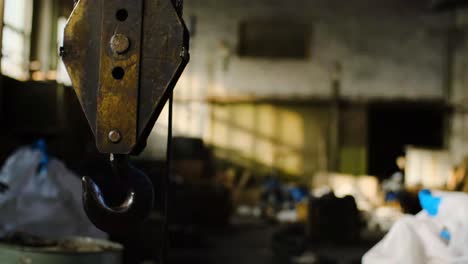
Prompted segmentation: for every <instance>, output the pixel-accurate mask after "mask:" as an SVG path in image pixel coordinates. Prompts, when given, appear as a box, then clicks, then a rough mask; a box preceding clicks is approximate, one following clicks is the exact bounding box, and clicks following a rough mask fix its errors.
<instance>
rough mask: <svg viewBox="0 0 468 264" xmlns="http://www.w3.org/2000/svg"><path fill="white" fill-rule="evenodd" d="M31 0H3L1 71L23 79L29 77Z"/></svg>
mask: <svg viewBox="0 0 468 264" xmlns="http://www.w3.org/2000/svg"><path fill="white" fill-rule="evenodd" d="M32 11H33V0H5V11H4V12H5V13H4V21H3V23H4V25H3V40H2V73H3V74H4V75H7V76H9V77H12V78H15V79H20V80H25V79H27V78H28V77H29V53H30V39H31V24H32Z"/></svg>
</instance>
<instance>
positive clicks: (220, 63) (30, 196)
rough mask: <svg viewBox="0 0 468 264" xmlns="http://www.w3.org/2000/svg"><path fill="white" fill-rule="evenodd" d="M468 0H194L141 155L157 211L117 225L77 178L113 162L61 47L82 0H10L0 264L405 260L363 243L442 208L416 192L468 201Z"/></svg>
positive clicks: (138, 163) (0, 106)
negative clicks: (169, 83) (179, 69)
mask: <svg viewBox="0 0 468 264" xmlns="http://www.w3.org/2000/svg"><path fill="white" fill-rule="evenodd" d="M81 1H89V2H92V1H91V0H81ZM101 1H104V0H100V1H96V2H101ZM106 1H109V0H106ZM122 1H123V0H122ZM145 1H146V0H145ZM149 1H155V2H158V1H162V0H149ZM75 2H76V1H75ZM124 2H125V1H124ZM465 2H467V3H468V1H465V0H459V1H457V0H445V1H444V0H440V1H434V0H411V1H408V0H382V1H372V0H348V1H340V0H326V1H325V0H294V1H279V0H268V1H267V0H257V1H245V0H236V1H230V0H186V1H184V10H183V11H184V12H183V18H184V20H185V23H186V25H187V27H188V29H189V32H190V57H191V59H190V63H189V64H188V65H187V68H186V69H185V71H184V72H183V74H182V76H181V77H180V80H179V82H178V83H177V86H176V88H175V90H174V102H173V118H172V120H169V118H168V112H169V108H168V107H166V108H165V109H164V110H163V111H162V113H161V115H160V117H159V119H158V120H157V123H156V125H155V127H154V129H153V130H152V132H151V135H150V137H149V139H148V142H147V146H146V149H145V150H144V152H143V153H142V154H141V155H139V156H135V157H132V163H133V164H134V165H135V167H137V168H140V169H142V170H143V171H144V172H146V173H147V174H148V175H149V177H150V178H151V180H152V182H153V185H154V187H155V204H154V209H153V212H152V213H151V214H150V216H149V217H148V218H147V219H146V220H145V222H143V223H142V224H141V225H140V226H138V227H137V228H136V231H134V232H132V233H131V234H126V235H125V236H114V235H112V234H110V235H108V234H104V233H102V232H100V231H98V230H97V229H95V228H94V227H93V226H92V225H91V223H90V222H89V220H88V219H87V218H86V216H85V214H84V212H83V210H82V207H81V192H82V190H81V183H80V177H81V176H90V177H92V178H93V179H94V180H95V181H96V182H98V183H99V184H101V185H102V186H104V185H105V184H104V183H105V182H106V181H110V180H109V179H108V178H107V179H106V177H111V175H110V174H111V172H109V171H110V168H109V164H108V162H107V159H108V158H107V155H104V154H101V153H99V151H98V149H97V148H96V142H95V139H94V136H93V133H92V131H91V130H90V128H89V126H88V122H87V120H86V117H85V115H84V114H83V111H82V109H81V106H80V102H79V100H78V99H77V96H76V94H75V91H74V90H73V88H72V82H71V80H70V78H69V75H68V73H67V70H66V69H65V66H64V64H63V62H62V60H61V58H60V55H59V49H60V47H61V46H62V45H63V44H62V41H63V31H64V28H65V25H66V23H67V19H68V17H69V16H70V13H71V12H72V10H73V7H74V1H72V0H0V7H1V9H2V10H0V11H1V12H0V13H1V14H3V17H2V20H3V29H2V30H0V32H2V34H1V38H2V41H1V42H0V43H2V46H1V50H2V57H1V73H2V74H1V84H0V119H1V122H2V127H3V129H2V130H1V131H0V164H1V166H2V167H3V168H2V170H1V172H0V263H40V264H42V263H123V264H127V263H131V264H134V263H158V264H159V263H168V264H173V263H174V264H179V263H180V264H182V263H204V264H221V263H224V264H228V263H245V264H250V263H252V264H254V263H255V264H257V263H258V264H260V263H272V264H275V263H285V264H287V263H362V262H363V263H366V264H368V263H413V262H398V261H397V262H376V261H375V259H378V258H379V257H375V258H374V261H373V260H372V256H374V255H375V254H377V253H379V252H377V253H375V251H373V253H372V252H371V253H372V254H374V255H372V254H371V253H369V252H370V251H371V250H372V249H381V248H378V246H375V245H378V243H379V241H381V239H382V238H384V237H385V235H386V234H387V233H388V232H389V230H393V229H392V228H393V227H394V226H395V225H398V224H396V223H401V220H402V219H411V220H408V221H417V220H416V219H419V218H417V217H414V215H416V214H418V215H419V216H421V214H422V213H424V212H425V210H426V211H427V212H429V213H428V214H429V215H430V216H431V217H432V216H433V213H432V212H431V211H430V210H428V209H427V208H426V203H425V202H423V201H426V200H424V199H423V198H424V197H425V196H424V194H427V193H429V195H431V192H428V191H425V192H424V191H423V192H421V191H422V190H431V191H432V192H433V193H434V192H438V191H441V192H442V193H443V194H440V195H436V196H434V197H436V198H437V199H439V202H440V200H441V199H442V202H441V206H442V205H444V201H445V199H444V197H445V196H444V195H446V194H447V195H448V194H452V193H455V194H457V195H458V194H459V195H460V197H461V198H460V199H461V200H460V201H458V200H457V203H456V204H457V207H456V208H458V209H457V210H458V211H459V212H465V211H464V210H465V209H464V208H465V207H468V204H467V203H468V202H464V201H463V199H462V198H463V193H464V192H468V9H465V4H466V3H465ZM96 5H97V3H96ZM96 45H99V44H96ZM155 52H158V51H155ZM169 126H172V128H173V131H172V135H173V141H172V144H171V146H172V147H171V149H172V151H170V152H168V151H167V144H166V141H167V137H168V127H169ZM167 153H172V154H171V155H170V160H172V162H171V163H167V162H166V161H167V159H168V156H167ZM168 164H170V167H168ZM166 174H168V175H169V181H170V183H169V185H168V186H166V187H167V188H168V190H163V188H164V187H165V185H164V177H165V176H164V175H166ZM28 176H31V177H28ZM103 188H104V192H107V193H112V190H113V189H112V187H108V189H107V190H106V189H105V186H104V187H103ZM165 191H168V193H169V195H168V200H167V208H168V216H167V228H166V227H165V226H166V225H165V222H166V220H164V219H165V218H164V217H163V215H164V213H163V212H162V211H164V210H163V209H162V208H164V206H165V205H164V201H165V199H164V197H163V195H162V194H163V193H165ZM75 194H76V195H75ZM423 196H424V197H423ZM431 197H432V196H431ZM447 197H452V196H447ZM457 197H458V196H457ZM467 201H468V199H467ZM447 204H448V202H447ZM441 208H442V207H441ZM457 210H455V211H457ZM466 210H467V212H466V213H467V215H466V216H467V217H468V209H466ZM436 211H437V210H436ZM421 212H422V213H421ZM438 212H444V210H443V209H440V210H438ZM452 212H453V211H452ZM76 214H78V215H79V217H78V216H76ZM435 215H437V212H436V213H435ZM452 216H453V215H449V216H448V217H449V218H450V217H452ZM457 217H461V218H463V214H462V213H460V214H458V216H457ZM452 218H455V216H453V217H452ZM452 218H450V219H452ZM431 219H432V218H431ZM418 221H419V220H418ZM441 221H442V220H441ZM460 221H461V220H460ZM447 226H448V227H447V230H446V229H445V227H444V228H442V229H441V230H436V233H437V234H438V233H439V231H440V232H441V234H442V233H444V232H445V231H447V232H452V233H451V236H452V237H453V234H454V232H456V233H460V234H461V233H463V232H462V231H456V230H455V229H454V230H452V229H450V228H451V227H450V225H448V224H447ZM55 229H56V230H55ZM166 229H167V230H166ZM442 231H444V232H442ZM464 231H466V232H465V233H464V234H466V238H467V239H466V240H465V241H468V227H466V230H464ZM395 232H396V231H395ZM391 233H392V231H390V234H391ZM444 234H445V233H444ZM84 236H89V237H92V238H93V239H96V240H90V239H88V240H86V239H82V238H80V239H78V238H77V237H84ZM449 237H450V236H449ZM65 239H67V240H66V242H64V241H65ZM424 239H425V238H424ZM424 239H423V240H424ZM430 239H436V240H437V239H439V238H438V237H437V238H427V240H430ZM444 239H445V240H444ZM390 240H391V239H387V240H382V241H383V242H385V241H387V242H388V241H390ZM440 240H441V241H444V243H445V244H443V245H444V246H447V247H449V248H450V247H451V246H452V245H454V243H455V242H454V241H455V240H453V239H452V240H451V239H447V237H446V236H442V238H440ZM70 241H71V242H70ZM110 241H112V242H110ZM407 241H409V242H407V243H421V241H419V242H416V241H414V242H412V240H410V239H408V240H407ZM87 243H89V244H87ZM464 243H466V242H464ZM422 244H424V243H422ZM457 246H459V245H458V244H457ZM51 247H53V248H54V249H53V250H51V249H50V248H51ZM75 247H76V248H75ZM408 247H410V246H408ZM90 248H91V249H90ZM390 248H391V247H390ZM392 250H393V251H395V252H393V251H392ZM398 250H399V249H398V247H395V248H391V250H390V252H387V253H388V255H392V254H394V255H398V254H399V253H396V252H397V251H398ZM51 252H55V253H51ZM57 252H59V253H57ZM80 252H81V253H80ZM90 252H92V253H90ZM366 252H368V253H366ZM365 254H367V256H368V258H367V257H366V258H367V260H366V258H363V256H364V255H365ZM402 254H403V253H402ZM405 254H407V253H405ZM434 254H435V253H434ZM441 254H442V253H441ZM444 254H445V253H444ZM446 254H448V253H446ZM454 254H455V253H454ZM371 255H372V256H371ZM449 255H450V254H449ZM455 255H456V254H455ZM419 257H420V258H423V257H424V256H419ZM425 257H426V261H422V262H417V263H452V262H444V261H442V262H429V261H428V258H429V257H427V256H425ZM432 257H433V256H432ZM444 257H447V256H444ZM450 257H453V258H457V257H466V258H465V261H466V262H463V261H462V262H457V263H468V261H467V260H466V259H468V255H466V254H465V255H463V254H461V253H459V254H458V255H456V256H452V255H450ZM402 259H403V257H402ZM21 261H23V262H21ZM382 261H384V259H382ZM414 263H416V262H414ZM453 263H455V262H453Z"/></svg>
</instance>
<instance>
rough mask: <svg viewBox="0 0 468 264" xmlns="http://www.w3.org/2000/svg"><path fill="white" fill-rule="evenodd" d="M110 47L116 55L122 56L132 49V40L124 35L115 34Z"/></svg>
mask: <svg viewBox="0 0 468 264" xmlns="http://www.w3.org/2000/svg"><path fill="white" fill-rule="evenodd" d="M110 46H111V49H112V51H113V52H114V53H117V54H119V55H122V54H124V53H125V52H127V51H128V49H129V48H130V40H129V39H128V37H127V36H125V35H123V34H115V35H113V36H112V38H111V41H110Z"/></svg>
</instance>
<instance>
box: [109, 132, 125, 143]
mask: <svg viewBox="0 0 468 264" xmlns="http://www.w3.org/2000/svg"><path fill="white" fill-rule="evenodd" d="M108 138H109V140H110V141H111V142H112V143H119V141H120V140H121V139H122V135H121V134H120V132H119V131H117V130H112V131H111V132H109V135H108Z"/></svg>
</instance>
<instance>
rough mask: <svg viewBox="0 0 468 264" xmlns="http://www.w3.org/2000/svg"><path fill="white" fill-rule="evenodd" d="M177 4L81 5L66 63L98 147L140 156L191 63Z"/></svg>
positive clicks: (167, 0) (152, 0)
mask: <svg viewBox="0 0 468 264" xmlns="http://www.w3.org/2000/svg"><path fill="white" fill-rule="evenodd" d="M180 13H181V12H180V10H179V9H178V8H176V7H175V6H174V2H173V1H172V0H80V1H78V2H77V4H76V5H75V8H74V10H73V13H72V15H71V16H70V19H69V21H68V23H67V26H66V28H65V33H64V46H63V48H62V57H63V61H64V63H65V65H66V68H67V71H68V73H69V75H70V77H71V80H72V84H73V88H74V89H75V92H76V94H77V96H78V98H79V101H80V103H81V106H82V108H83V111H84V113H85V115H86V117H87V119H88V122H89V125H90V127H91V130H92V131H93V133H94V135H95V137H96V145H97V147H98V149H99V151H101V152H103V153H115V154H138V153H139V152H141V151H142V150H143V148H144V147H145V145H146V139H147V137H148V136H149V133H150V132H151V130H152V128H153V126H154V123H155V122H156V120H157V118H158V117H159V115H160V113H161V111H162V109H163V107H164V105H165V104H166V102H167V99H168V97H169V95H170V93H171V92H172V90H173V89H174V87H175V85H176V83H177V81H178V79H179V77H180V75H181V74H182V71H183V70H184V68H185V66H186V65H187V63H188V59H189V56H188V46H189V34H188V31H187V28H186V26H185V24H184V22H183V20H182V18H181V17H180Z"/></svg>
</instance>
